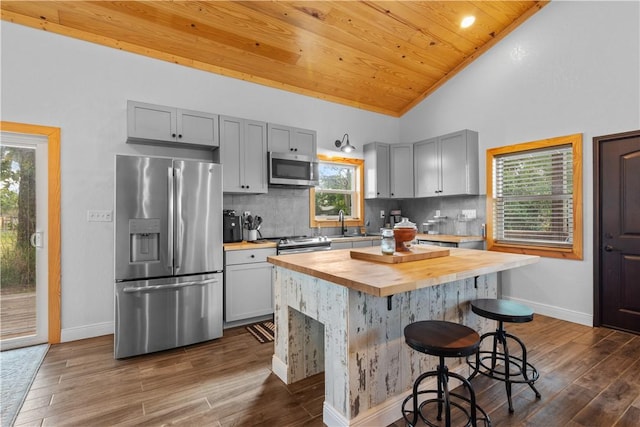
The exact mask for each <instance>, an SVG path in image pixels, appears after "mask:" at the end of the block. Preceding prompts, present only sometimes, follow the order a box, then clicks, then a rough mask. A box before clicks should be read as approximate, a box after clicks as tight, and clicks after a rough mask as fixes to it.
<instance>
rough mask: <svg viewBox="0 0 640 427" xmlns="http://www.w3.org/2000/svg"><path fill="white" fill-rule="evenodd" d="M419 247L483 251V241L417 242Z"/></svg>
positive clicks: (420, 240)
mask: <svg viewBox="0 0 640 427" xmlns="http://www.w3.org/2000/svg"><path fill="white" fill-rule="evenodd" d="M418 244H419V245H430V246H442V247H446V248H465V249H481V250H484V241H477V242H459V243H455V242H439V241H434V240H422V239H419V240H418Z"/></svg>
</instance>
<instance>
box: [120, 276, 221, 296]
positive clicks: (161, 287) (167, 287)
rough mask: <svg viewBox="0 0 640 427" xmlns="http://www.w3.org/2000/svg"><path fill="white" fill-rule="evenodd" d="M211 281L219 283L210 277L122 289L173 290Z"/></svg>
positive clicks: (131, 291) (132, 290)
mask: <svg viewBox="0 0 640 427" xmlns="http://www.w3.org/2000/svg"><path fill="white" fill-rule="evenodd" d="M209 283H218V279H208V280H199V281H195V282H183V283H174V284H171V285H153V286H140V287H135V286H132V287H130V288H124V289H122V292H126V293H128V294H129V293H133V292H152V291H157V290H171V289H180V288H186V287H187V286H197V285H208V284H209Z"/></svg>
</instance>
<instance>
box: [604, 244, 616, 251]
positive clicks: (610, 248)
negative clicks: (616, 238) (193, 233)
mask: <svg viewBox="0 0 640 427" xmlns="http://www.w3.org/2000/svg"><path fill="white" fill-rule="evenodd" d="M604 250H605V251H606V252H613V251H615V250H616V249H615V248H614V247H613V246H611V245H607V246H605V247H604Z"/></svg>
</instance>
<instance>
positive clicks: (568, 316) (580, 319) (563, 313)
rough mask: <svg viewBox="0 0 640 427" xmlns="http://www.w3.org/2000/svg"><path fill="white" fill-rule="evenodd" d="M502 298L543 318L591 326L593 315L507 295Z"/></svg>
mask: <svg viewBox="0 0 640 427" xmlns="http://www.w3.org/2000/svg"><path fill="white" fill-rule="evenodd" d="M502 298H504V299H507V300H511V301H515V302H519V303H521V304H525V305H527V306H529V307H531V308H532V309H533V312H534V313H537V314H542V315H543V316H549V317H553V318H555V319H560V320H566V321H567V322H572V323H578V324H580V325H585V326H593V315H591V314H588V313H581V312H579V311H574V310H567V309H566V308H562V307H557V306H553V305H547V304H540V303H538V302H534V301H528V300H526V299H522V298H514V297H510V296H508V295H503V296H502Z"/></svg>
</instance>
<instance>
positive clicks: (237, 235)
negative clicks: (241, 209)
mask: <svg viewBox="0 0 640 427" xmlns="http://www.w3.org/2000/svg"><path fill="white" fill-rule="evenodd" d="M222 242H223V243H233V242H242V220H241V218H240V217H239V216H238V215H236V211H234V210H231V209H225V210H224V211H222Z"/></svg>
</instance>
